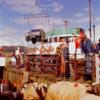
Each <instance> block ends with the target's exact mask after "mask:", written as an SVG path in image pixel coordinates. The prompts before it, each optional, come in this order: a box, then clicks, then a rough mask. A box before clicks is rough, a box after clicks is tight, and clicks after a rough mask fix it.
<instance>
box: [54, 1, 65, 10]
mask: <svg viewBox="0 0 100 100" xmlns="http://www.w3.org/2000/svg"><path fill="white" fill-rule="evenodd" d="M53 6H54V9H53V12H60V11H62V10H63V8H64V6H63V5H62V4H60V3H58V2H54V3H53Z"/></svg>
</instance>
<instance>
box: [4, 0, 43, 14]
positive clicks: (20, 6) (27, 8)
mask: <svg viewBox="0 0 100 100" xmlns="http://www.w3.org/2000/svg"><path fill="white" fill-rule="evenodd" d="M5 6H6V7H8V8H9V9H10V10H12V11H16V12H20V13H22V14H29V13H36V14H37V13H40V12H41V11H42V8H40V7H38V6H37V5H36V0H30V1H29V0H5Z"/></svg>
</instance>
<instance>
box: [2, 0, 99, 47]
mask: <svg viewBox="0 0 100 100" xmlns="http://www.w3.org/2000/svg"><path fill="white" fill-rule="evenodd" d="M91 4H92V26H93V25H95V33H96V41H97V40H98V38H100V0H91ZM29 16H33V17H34V18H29ZM27 17H28V18H27ZM65 20H66V21H68V25H67V28H75V27H81V28H83V29H85V32H86V34H87V36H89V31H88V30H89V0H37V4H36V0H0V45H1V46H2V45H28V44H27V42H26V41H25V32H28V31H30V30H31V29H36V28H42V29H44V31H46V32H47V31H51V30H53V28H54V29H56V30H57V29H60V28H64V21H65ZM92 30H93V28H92ZM92 37H93V31H92Z"/></svg>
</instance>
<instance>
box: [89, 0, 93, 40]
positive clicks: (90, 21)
mask: <svg viewBox="0 0 100 100" xmlns="http://www.w3.org/2000/svg"><path fill="white" fill-rule="evenodd" d="M91 28H92V15H91V0H89V33H90V38H92V34H91Z"/></svg>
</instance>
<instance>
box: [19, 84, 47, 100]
mask: <svg viewBox="0 0 100 100" xmlns="http://www.w3.org/2000/svg"><path fill="white" fill-rule="evenodd" d="M46 91H47V85H46V84H37V83H29V84H25V87H24V88H23V89H22V91H21V93H22V94H23V95H24V99H25V100H44V98H45V95H46Z"/></svg>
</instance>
